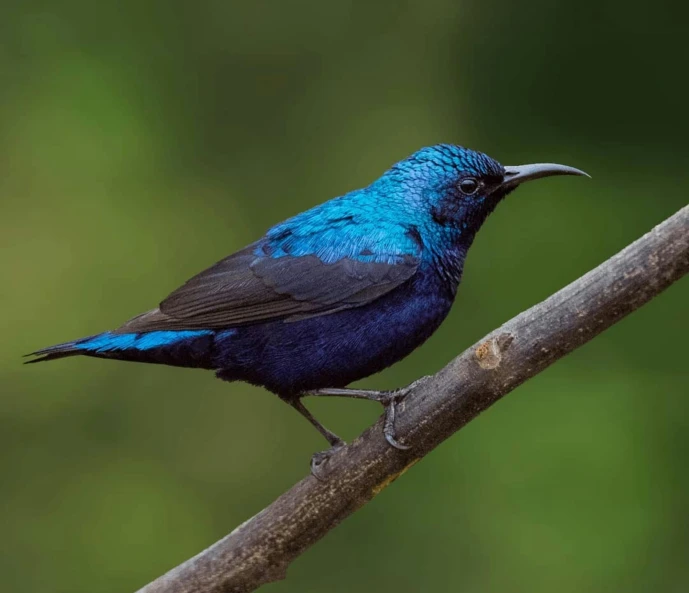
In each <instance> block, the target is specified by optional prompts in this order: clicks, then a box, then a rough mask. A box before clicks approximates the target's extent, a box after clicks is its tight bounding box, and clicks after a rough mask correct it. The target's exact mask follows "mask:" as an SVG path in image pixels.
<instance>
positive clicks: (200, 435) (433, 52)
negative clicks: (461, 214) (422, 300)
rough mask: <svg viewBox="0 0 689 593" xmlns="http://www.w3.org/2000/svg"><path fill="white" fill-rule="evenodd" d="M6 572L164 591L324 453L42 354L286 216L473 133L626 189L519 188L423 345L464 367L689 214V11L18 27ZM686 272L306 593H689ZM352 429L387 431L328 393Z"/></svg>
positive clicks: (164, 17)
mask: <svg viewBox="0 0 689 593" xmlns="http://www.w3.org/2000/svg"><path fill="white" fill-rule="evenodd" d="M2 8H3V11H2V12H3V19H2V20H1V21H0V36H1V39H2V42H1V43H0V72H2V79H3V80H2V85H1V86H0V130H2V133H1V134H0V200H1V211H0V237H1V240H0V245H1V246H2V251H1V253H0V262H1V264H2V267H3V269H4V270H5V281H4V282H3V283H2V288H1V289H0V298H1V299H2V307H1V309H0V310H1V311H2V330H3V331H2V333H3V338H4V339H3V340H2V343H0V353H1V354H2V356H0V390H1V393H0V445H1V447H0V463H1V464H2V466H1V468H2V481H1V482H0V525H2V528H3V538H2V541H1V543H0V546H1V548H2V549H1V550H0V570H1V572H2V574H3V582H4V583H5V585H6V587H7V588H6V589H5V590H7V591H16V592H17V593H24V592H32V593H34V592H37V591H40V592H44V591H56V592H62V591H64V592H70V593H79V592H82V591H83V592H86V591H88V592H89V593H97V592H111V591H112V592H115V591H117V592H121V591H128V590H133V589H135V588H136V587H138V586H140V585H142V584H144V583H145V582H147V581H148V580H150V579H152V578H154V577H156V576H158V575H159V574H161V573H162V572H164V571H165V570H167V569H169V568H170V567H172V566H173V565H175V564H177V563H178V562H180V561H182V560H184V559H185V558H187V557H188V556H191V555H192V554H195V553H196V552H198V551H199V550H201V549H202V548H203V547H205V546H206V545H208V544H210V543H211V542H213V541H214V540H215V539H216V538H219V537H221V536H222V535H223V534H225V533H226V532H228V531H229V530H230V529H232V528H233V527H234V526H236V525H237V524H239V523H240V522H242V521H243V520H245V519H246V518H248V517H249V516H251V515H252V514H254V513H256V512H257V511H258V510H260V509H261V508H262V507H263V506H264V505H266V504H267V503H269V502H270V501H271V500H273V499H274V498H275V497H276V496H277V495H278V494H279V493H281V492H282V491H283V490H285V489H286V488H287V487H289V486H290V485H291V484H293V483H294V482H295V481H297V480H298V479H300V478H301V477H302V476H303V475H304V474H305V473H306V472H307V471H308V461H309V457H310V455H311V453H312V452H313V451H314V450H318V449H319V448H322V447H323V445H324V443H323V442H321V440H320V438H319V437H318V435H317V434H316V432H315V431H314V430H312V429H311V428H310V427H308V426H307V425H306V423H305V422H304V420H303V419H302V418H300V417H299V416H298V415H297V414H295V413H294V412H293V411H292V410H290V409H289V408H288V407H287V406H285V405H284V404H283V403H282V402H280V401H279V400H278V399H277V398H276V397H274V396H271V395H269V394H267V393H266V392H264V391H262V390H260V389H256V388H252V387H249V386H246V385H242V384H233V385H228V384H224V383H221V382H220V381H217V380H215V379H214V377H213V375H212V373H208V372H206V373H201V372H198V371H191V370H184V369H172V368H163V367H155V366H145V365H134V364H124V363H115V362H110V361H99V360H92V359H71V360H67V361H62V362H59V363H51V364H46V365H41V366H36V367H30V368H28V367H22V366H21V365H20V364H19V363H20V361H19V355H20V354H23V353H25V352H29V351H31V350H33V349H35V348H38V347H41V346H46V345H49V344H53V343H56V342H60V341H63V340H66V339H71V338H75V337H79V336H81V335H87V334H91V333H95V332H98V331H101V330H104V329H108V328H110V327H112V326H115V325H118V324H119V323H121V322H122V321H124V320H126V319H128V318H129V317H131V316H132V315H134V314H136V313H138V312H140V311H142V310H145V309H147V308H149V307H151V306H152V305H154V304H156V303H157V302H158V300H159V299H160V298H161V297H163V296H164V295H166V294H167V293H168V292H169V291H170V290H172V289H174V288H176V286H177V285H178V284H180V283H181V282H182V281H184V280H185V279H186V278H188V277H189V276H190V275H192V274H193V273H195V272H197V271H198V270H200V269H201V268H203V267H205V266H206V265H209V264H211V263H212V262H214V261H216V260H217V259H220V258H221V257H222V256H224V255H225V254H227V253H229V252H231V251H233V250H235V249H237V248H239V247H242V246H243V245H245V244H246V243H248V242H250V241H252V240H253V239H254V238H256V237H257V236H258V235H259V234H260V233H261V232H262V231H263V230H265V229H266V228H267V227H269V226H270V225H272V224H273V223H275V222H277V221H279V220H281V219H282V218H284V217H286V216H289V215H291V214H294V213H296V212H298V211H300V210H302V209H304V208H306V207H308V206H311V205H313V204H315V203H318V202H320V201H323V200H325V199H326V198H329V197H332V196H335V195H338V194H341V193H343V192H345V191H347V190H349V189H352V188H355V187H360V186H362V185H365V184H367V183H368V182H370V181H371V180H372V179H374V178H375V177H377V176H378V175H379V174H380V173H381V172H382V171H383V170H384V169H385V168H386V167H387V166H389V165H390V164H391V163H392V162H394V161H396V160H398V159H400V158H403V157H404V156H406V155H407V154H409V153H411V152H412V151H414V150H415V149H417V148H419V147H420V146H423V145H427V144H433V143H437V142H441V141H445V142H456V143H461V144H465V145H468V146H471V147H474V148H478V149H480V150H484V151H486V152H488V153H489V154H491V155H492V156H494V157H496V158H498V159H499V160H501V161H502V162H503V163H508V164H514V163H520V162H529V161H555V162H564V163H567V164H571V165H574V166H577V167H581V168H583V169H585V170H586V171H588V172H590V173H591V174H592V175H593V180H592V181H583V180H578V179H555V180H547V181H543V182H539V183H535V184H533V185H530V186H529V187H528V188H523V189H521V190H519V192H517V193H516V194H515V195H513V196H511V197H510V198H509V199H508V200H507V201H506V203H505V204H503V205H502V206H501V207H500V208H499V209H498V210H497V212H496V213H495V214H494V215H493V216H492V217H491V219H490V220H489V222H488V224H487V225H486V227H485V229H484V230H483V231H482V232H481V233H480V234H479V237H478V239H477V241H476V244H475V246H474V248H473V251H472V253H471V254H470V257H469V260H468V265H467V269H466V274H465V278H464V283H463V285H462V288H461V289H460V294H459V297H458V302H457V304H456V307H455V309H454V310H453V312H452V314H451V316H450V318H449V319H448V321H447V322H446V323H445V324H444V325H443V327H442V328H441V329H440V331H439V332H438V333H437V334H436V335H435V336H434V337H433V338H432V339H431V340H430V342H429V343H428V344H427V345H425V346H424V347H423V348H422V349H420V350H418V351H417V352H415V353H414V354H413V355H412V356H411V357H410V358H408V359H407V360H405V361H404V362H402V363H400V364H398V365H397V366H396V367H394V368H393V369H391V370H389V371H386V372H385V373H382V374H381V375H379V376H376V377H373V378H370V379H369V380H367V381H366V382H365V384H366V385H370V386H372V387H378V388H382V387H392V386H397V385H401V384H405V383H406V382H409V381H411V380H412V379H414V378H416V377H417V376H419V375H422V374H428V373H430V372H433V371H435V370H437V369H438V368H440V367H441V366H442V365H444V364H445V363H446V362H447V361H448V360H449V359H451V358H452V357H453V356H454V355H456V354H457V353H459V352H460V351H461V350H462V349H463V348H465V347H467V346H469V345H470V344H471V343H472V342H473V341H474V340H477V339H479V338H480V337H481V336H482V335H484V334H485V333H486V332H487V331H489V330H491V329H493V328H494V327H495V326H497V325H498V324H500V323H501V322H503V321H505V320H507V319H508V318H510V317H511V316H513V315H515V314H516V313H518V312H520V311H521V310H523V309H525V308H527V307H529V306H530V305H532V304H534V303H536V302H538V301H539V300H541V299H543V298H544V297H546V296H548V295H549V294H550V293H552V292H554V291H555V290H557V289H558V288H560V287H562V286H563V285H564V284H566V283H568V282H570V281H572V280H574V279H575V278H577V277H578V276H580V275H581V274H582V273H584V272H586V271H587V270H589V269H590V268H591V267H593V266H595V265H597V264H598V263H600V262H601V261H602V260H604V259H606V258H607V257H609V256H610V255H612V254H613V253H615V252H616V251H617V250H619V249H620V248H622V247H623V246H625V245H626V244H627V243H629V242H631V241H632V240H634V239H636V238H637V237H638V236H639V235H641V234H643V233H644V232H646V231H647V230H649V229H650V228H651V227H652V226H653V225H655V224H657V223H658V222H660V221H661V220H663V219H664V218H666V217H667V216H669V215H671V214H672V213H673V212H675V211H676V210H677V209H678V208H680V207H681V206H683V205H684V204H685V203H686V202H687V190H686V188H687V185H688V184H689V167H687V158H688V157H689V149H688V148H687V137H689V120H688V119H687V117H686V113H685V112H686V105H687V103H688V101H689V92H688V91H687V86H686V82H685V78H686V67H687V58H688V55H687V53H688V52H687V46H686V43H685V39H684V38H685V37H686V22H687V14H686V12H687V9H686V7H685V6H684V5H682V4H681V3H677V2H671V1H670V0H659V1H658V2H654V3H652V4H642V3H641V2H609V1H606V0H603V1H600V0H599V1H593V0H578V1H577V2H573V1H571V0H563V1H561V2H555V3H553V2H548V1H546V0H529V1H527V2H519V3H510V2H506V1H504V0H503V1H500V2H499V1H497V0H484V1H482V2H477V1H471V0H459V1H457V0H426V1H425V2H391V1H386V2H382V1H381V2H375V3H369V2H320V1H316V0H297V1H293V2H279V1H277V0H255V1H253V2H225V1H220V0H199V1H196V2H193V3H188V2H179V1H171V2H170V1H168V2H151V1H150V0H138V1H136V2H135V1H132V0H123V1H121V2H113V1H112V0H110V1H107V0H106V1H105V2H86V1H85V0H62V1H61V2H59V3H55V2H47V1H46V0H39V1H33V0H26V1H21V2H20V1H18V0H15V1H14V2H3V4H2ZM688 300H689V284H688V283H687V280H684V281H682V282H680V283H679V284H677V285H676V286H673V287H672V288H670V289H669V290H668V292H666V293H665V294H663V295H661V296H660V297H659V298H657V299H656V300H654V301H653V302H652V303H650V304H649V305H648V306H646V307H644V308H643V309H642V310H640V311H639V312H637V313H635V314H634V315H632V316H631V317H630V318H629V319H626V320H625V321H623V322H622V323H620V324H618V325H616V326H615V327H613V328H612V329H611V330H609V331H608V332H606V333H605V334H603V335H602V336H600V337H599V338H597V339H596V340H594V341H593V342H592V343H591V344H589V345H587V346H585V347H583V348H582V349H581V350H579V351H577V352H576V353H574V354H573V355H571V356H569V357H568V358H566V359H564V360H562V361H560V362H558V363H557V364H556V365H555V366H554V367H552V368H551V369H549V370H547V371H546V372H545V373H543V374H542V375H539V376H538V377H537V378H535V379H534V380H532V381H530V382H529V383H528V384H526V385H524V386H523V387H521V388H519V389H518V390H517V392H516V393H514V394H512V395H510V396H509V397H508V398H506V400H505V401H503V402H501V403H500V404H499V405H497V406H495V408H493V409H491V410H490V411H489V412H487V413H486V414H484V415H483V416H482V417H481V418H480V419H478V420H477V421H475V422H473V423H472V424H471V425H469V426H468V427H467V428H466V429H465V430H463V431H462V432H461V433H460V434H459V435H457V436H456V437H454V438H453V439H451V440H450V441H448V442H447V443H445V444H444V445H443V446H441V447H440V448H439V450H438V451H436V452H434V453H433V454H432V455H430V456H429V457H428V458H427V459H426V460H424V461H423V463H420V464H419V465H417V466H416V467H415V468H414V469H413V470H412V471H410V472H409V473H408V474H407V475H405V476H404V478H403V479H401V480H400V481H398V482H396V483H395V485H394V486H393V487H391V488H389V489H388V490H386V491H385V492H384V493H383V494H381V496H380V497H378V498H377V499H376V500H375V501H373V502H372V503H371V504H370V505H368V506H367V507H365V508H364V509H362V510H361V511H360V512H358V513H356V515H355V516H353V517H352V518H351V519H349V520H348V521H346V522H345V523H344V524H343V525H341V526H340V527H338V528H337V529H336V530H335V531H334V532H332V533H331V534H330V535H329V536H328V537H327V538H325V540H324V541H322V542H320V543H319V544H318V545H316V546H315V547H314V548H313V549H312V550H310V551H309V552H308V553H307V554H306V555H305V556H303V557H302V558H301V559H299V560H298V561H297V562H296V563H295V564H294V565H293V566H292V567H291V569H290V572H289V578H288V580H287V581H285V582H282V583H278V584H274V585H270V586H268V587H266V590H267V591H272V592H274V593H278V592H282V591H303V592H310V591H314V592H316V591H329V592H333V593H336V592H340V591H342V592H349V591H362V592H364V591H371V592H373V591H381V590H382V591H387V590H392V589H394V590H396V591H399V592H407V591H409V592H411V591H420V590H432V591H458V590H460V591H467V592H487V591H508V592H529V593H538V592H548V593H549V592H551V591H559V592H563V593H567V592H570V591H571V592H577V593H578V592H580V591H587V592H588V593H596V592H604V591H605V592H607V591H611V590H617V591H626V592H627V591H631V592H633V591H649V590H662V591H667V592H674V591H677V592H679V591H685V590H686V589H687V587H688V586H689V563H688V562H687V558H688V557H689V530H688V529H687V523H688V521H689V506H688V505H687V498H688V497H689V473H688V472H687V465H686V460H687V457H688V456H689V398H688V397H687V396H688V395H689V371H688V370H687V352H688V349H687V339H686V331H687V325H688V323H687V322H688V321H689V313H688V310H687V302H688ZM309 405H310V407H311V408H312V409H314V410H315V411H316V413H317V415H318V416H319V417H320V418H322V419H323V420H324V422H325V423H326V425H328V426H331V427H332V428H333V429H334V430H336V431H337V432H338V433H341V434H343V435H344V436H346V437H347V438H352V437H354V436H356V435H357V434H358V433H359V432H360V431H361V430H362V429H363V428H364V427H365V426H367V425H368V424H369V423H370V422H372V421H373V420H374V419H375V418H376V416H377V415H378V414H379V412H380V410H379V409H378V407H377V406H375V405H368V404H365V403H362V402H349V401H347V402H344V401H313V402H309Z"/></svg>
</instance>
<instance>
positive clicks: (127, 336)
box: [31, 145, 582, 446]
mask: <svg viewBox="0 0 689 593" xmlns="http://www.w3.org/2000/svg"><path fill="white" fill-rule="evenodd" d="M560 174H582V173H581V172H580V171H578V170H576V169H572V168H570V167H565V166H562V165H525V166H521V167H503V166H502V165H500V164H499V163H498V162H497V161H495V160H493V159H491V158H490V157H488V156H486V155H484V154H482V153H479V152H475V151H471V150H468V149H465V148H462V147H459V146H454V145H437V146H432V147H428V148H424V149H421V150H419V151H418V152H416V153H415V154H413V155H412V156H410V157H409V158H407V159H405V160H403V161H401V162H399V163H397V164H396V165H394V166H393V167H392V168H391V169H389V170H388V171H387V172H386V173H385V174H384V175H383V176H382V177H380V178H379V179H378V180H376V181H375V182H373V183H372V184H371V185H370V186H368V187H366V188H364V189H360V190H355V191H352V192H350V193H348V194H345V195H343V196H341V197H339V198H335V199H333V200H330V201H328V202H325V203H324V204H321V205H319V206H316V207H315V208H312V209H310V210H307V211H306V212H302V213H301V214H298V215H296V216H294V217H293V218H290V219H288V220H286V221H284V222H281V223H279V224H277V225H275V226H274V227H273V228H271V229H270V230H269V231H268V232H267V233H266V234H265V235H264V236H263V237H262V238H261V239H259V240H258V241H256V242H255V243H253V244H252V245H249V246H248V247H246V248H245V249H242V250H241V251H238V252H237V253H234V254H232V255H230V256H229V257H227V258H225V259H223V260H221V261H219V262H218V263H216V264H215V265H214V266H211V267H210V268H208V269H207V270H205V271H203V272H201V273H200V274H198V275H197V276H195V277H194V278H192V279H191V280H189V281H188V282H187V283H186V284H185V285H184V286H182V287H180V288H179V289H177V290H176V291H174V292H173V293H172V294H171V295H169V296H168V297H167V298H166V299H165V300H164V301H162V302H161V304H160V306H159V307H158V308H156V309H153V310H151V311H148V312H146V313H143V314H142V315H139V316H137V317H135V318H133V319H132V320H130V321H128V322H127V323H125V324H124V325H123V326H121V327H120V328H118V329H116V330H113V331H109V332H105V333H102V334H99V335H95V336H91V337H88V338H83V339H80V340H76V341H73V342H67V343H65V344H60V345H58V346H52V347H50V348H46V349H43V350H39V351H37V352H35V353H34V354H36V355H39V356H40V358H38V359H36V360H33V361H31V362H38V361H40V360H49V359H53V358H60V357H64V356H72V355H77V354H84V355H87V356H95V357H101V358H114V359H120V360H133V361H140V362H150V363H159V364H169V365H175V366H187V367H199V368H206V369H212V370H215V371H216V373H217V375H218V377H220V378H222V379H225V380H228V381H236V380H240V381H248V382H251V383H254V384H257V385H262V386H265V387H266V388H268V389H269V390H271V391H273V392H275V393H276V394H278V395H279V396H280V397H281V398H283V399H285V400H286V401H288V402H289V403H291V404H292V405H293V406H294V407H295V408H297V409H298V410H299V411H300V412H301V413H302V414H304V415H305V416H306V417H307V418H308V419H309V420H310V421H311V422H312V423H314V424H315V425H316V427H317V428H318V429H319V430H320V431H321V432H322V433H323V434H324V436H326V438H328V440H329V441H330V443H331V444H332V445H333V446H339V445H340V444H341V441H340V440H339V439H338V438H337V437H336V436H335V435H333V434H332V433H330V432H329V431H327V429H325V428H324V427H322V426H321V425H320V424H319V423H318V422H317V421H316V420H315V419H314V418H313V417H312V416H311V415H310V414H309V413H308V412H307V411H306V409H305V408H304V407H303V405H302V404H301V401H300V398H301V396H303V395H308V394H316V395H343V390H342V389H341V388H343V387H344V386H346V385H347V384H349V383H350V382H352V381H355V380H357V379H361V378H363V377H366V376H368V375H370V374H372V373H375V372H377V371H380V370H382V369H383V368H385V367H387V366H389V365H391V364H393V363H394V362H396V361H398V360H400V359H401V358H403V357H404V356H406V355H407V354H409V353H410V352H411V351H412V350H414V349H415V348H416V347H418V346H419V345H420V344H422V343H423V342H424V341H425V340H426V339H427V338H428V337H429V336H430V335H431V334H432V333H433V332H434V331H435V330H436V329H437V328H438V326H439V325H440V324H441V323H442V321H443V319H444V318H445V317H446V315H447V314H448V312H449V310H450V307H451V305H452V302H453V300H454V297H455V294H456V291H457V287H458V285H459V282H460V279H461V275H462V270H463V266H464V260H465V257H466V254H467V251H468V249H469V247H470V246H471V244H472V242H473V240H474V236H475V234H476V232H477V231H478V229H479V228H480V227H481V225H482V224H483V222H484V220H485V219H486V217H487V216H488V215H489V214H490V213H491V212H492V211H493V209H494V208H495V206H496V205H497V204H498V203H499V202H500V201H501V200H502V199H503V198H504V197H505V196H506V195H507V194H508V193H509V192H511V191H512V190H513V189H514V188H515V187H516V186H517V185H518V184H520V183H522V182H524V181H527V180H530V179H536V178H539V177H545V176H548V175H560ZM350 393H351V394H352V395H355V396H357V397H369V398H371V399H377V400H378V401H381V402H382V403H383V404H384V405H386V406H387V408H388V410H390V409H391V408H394V401H395V397H397V396H394V397H393V396H392V395H390V394H388V395H385V394H376V392H364V391H355V392H350ZM386 438H388V441H389V442H390V443H391V444H393V445H395V446H401V445H400V444H399V443H397V441H396V440H395V439H394V435H393V434H392V433H388V432H386Z"/></svg>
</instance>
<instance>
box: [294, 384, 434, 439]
mask: <svg viewBox="0 0 689 593" xmlns="http://www.w3.org/2000/svg"><path fill="white" fill-rule="evenodd" d="M425 379H426V377H423V378H421V379H418V380H417V381H414V382H413V383H412V384H411V385H408V386H407V387H403V388H401V389H395V390H393V391H373V390H369V389H343V388H328V389H318V390H316V391H310V392H308V393H305V394H304V395H315V396H319V397H353V398H356V399H368V400H371V401H376V402H379V403H381V404H383V407H384V408H385V424H384V425H383V435H384V436H385V440H386V441H387V442H388V443H389V444H390V446H392V447H395V449H402V450H405V449H409V445H403V444H402V443H400V442H399V441H398V440H397V439H396V438H395V413H396V406H397V404H398V403H399V402H400V401H401V400H402V399H403V398H404V397H405V396H406V395H407V394H408V393H409V392H410V391H411V390H412V389H414V387H416V386H417V385H418V384H419V383H421V382H422V381H423V380H425ZM326 438H327V437H326Z"/></svg>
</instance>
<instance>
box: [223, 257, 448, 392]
mask: <svg viewBox="0 0 689 593" xmlns="http://www.w3.org/2000/svg"><path fill="white" fill-rule="evenodd" d="M453 297H454V292H453V291H450V290H448V287H447V285H446V282H445V281H443V279H442V278H441V277H440V275H438V274H437V271H435V270H433V269H431V268H430V267H429V268H424V267H422V268H421V269H420V270H419V271H418V272H417V274H415V276H414V277H413V278H412V279H410V280H409V281H408V282H406V283H405V284H404V285H402V286H400V287H399V288H397V289H395V290H394V291H392V292H391V293H389V294H387V295H385V296H383V297H381V298H379V299H377V300H375V301H374V302H372V303H369V304H367V305H365V306H362V307H357V308H352V309H347V310H343V311H339V312H337V313H333V314H330V315H323V316H320V317H312V318H310V319H303V320H300V321H295V322H284V321H278V322H272V323H268V324H264V325H256V326H249V327H244V328H240V329H239V330H238V331H237V333H236V335H234V336H232V337H231V338H229V339H228V341H227V343H226V344H224V345H222V347H221V348H220V349H219V355H218V357H217V366H218V367H220V368H222V369H223V370H222V372H221V376H223V377H224V378H229V379H239V380H246V381H249V382H251V383H255V384H259V385H263V386H265V387H266V388H268V389H270V390H271V391H274V392H276V393H278V394H279V395H282V396H283V397H287V396H292V395H296V394H298V393H303V392H305V391H309V390H313V389H319V388H325V387H341V386H345V385H347V384H349V383H351V382H352V381H356V380H358V379H362V378H364V377H367V376H369V375H371V374H373V373H376V372H378V371H380V370H382V369H384V368H386V367H388V366H390V365H392V364H394V363H395V362H397V361H398V360H400V359H402V358H404V357H405V356H407V355H408V354H410V353H411V352H412V351H413V350H414V349H415V348H417V347H418V346H420V345H421V344H422V343H423V342H425V341H426V340H427V339H428V338H429V337H430V336H431V335H432V334H433V332H434V331H435V330H436V329H437V328H438V327H439V326H440V324H441V323H442V321H443V320H444V319H445V317H446V316H447V314H448V312H449V310H450V307H451V305H452V300H453Z"/></svg>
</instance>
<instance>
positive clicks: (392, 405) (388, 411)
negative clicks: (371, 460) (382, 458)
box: [378, 377, 428, 451]
mask: <svg viewBox="0 0 689 593" xmlns="http://www.w3.org/2000/svg"><path fill="white" fill-rule="evenodd" d="M426 379H428V377H421V378H420V379H417V380H416V381H414V382H413V383H410V384H409V385H407V386H406V387H401V388H400V389H394V390H393V391H386V392H384V394H382V395H383V396H382V397H381V398H380V399H379V400H378V401H380V403H381V404H383V406H384V407H385V422H384V424H383V435H384V436H385V440H386V441H387V442H388V444H389V445H390V446H391V447H394V448H395V449H399V450H400V451H406V450H407V449H410V448H411V445H403V444H402V443H400V442H399V441H398V440H397V438H396V437H395V414H396V413H397V404H398V403H399V402H401V401H402V400H403V399H404V398H405V397H406V396H407V394H409V393H410V392H411V391H413V390H414V389H415V388H416V387H417V386H418V385H419V384H421V383H423V382H424V381H425V380H426Z"/></svg>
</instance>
